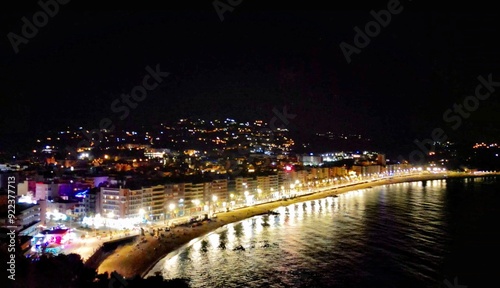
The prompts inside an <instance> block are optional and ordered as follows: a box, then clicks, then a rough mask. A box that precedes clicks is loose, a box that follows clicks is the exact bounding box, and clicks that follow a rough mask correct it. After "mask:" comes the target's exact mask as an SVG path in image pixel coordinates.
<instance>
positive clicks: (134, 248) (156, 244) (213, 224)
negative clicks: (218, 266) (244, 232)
mask: <svg viewBox="0 0 500 288" xmlns="http://www.w3.org/2000/svg"><path fill="white" fill-rule="evenodd" d="M488 175H500V173H489V174H481V175H474V174H465V173H446V174H444V173H441V174H425V175H411V176H403V177H395V178H392V179H382V180H376V181H373V182H368V183H361V184H355V185H352V186H349V187H342V188H332V189H328V190H325V191H321V192H316V193H314V194H309V195H304V196H298V197H295V198H291V199H288V200H280V201H275V202H270V203H263V204H259V205H255V206H251V207H244V208H239V209H235V210H233V211H229V212H223V213H218V214H217V218H215V219H213V220H212V221H205V222H204V223H203V225H200V226H196V227H188V226H177V227H175V228H172V229H171V230H170V231H168V232H167V231H162V232H161V234H163V235H164V236H162V237H159V238H158V237H153V236H150V235H149V233H146V236H143V238H144V239H145V241H138V242H139V243H137V242H136V243H133V244H127V245H124V246H121V247H118V248H117V249H116V250H115V251H114V253H113V254H111V255H110V256H108V257H107V258H106V259H104V260H103V261H102V263H101V264H100V265H99V266H98V269H97V272H98V273H104V272H108V273H111V272H113V271H116V272H118V273H120V274H121V275H122V276H124V277H125V278H129V277H133V276H136V275H140V276H145V275H146V274H147V273H148V272H149V271H150V269H152V268H153V267H154V265H155V264H156V263H157V262H158V261H160V260H161V259H162V258H164V257H165V256H166V255H168V254H169V253H171V252H173V251H175V250H177V249H179V248H181V247H182V246H183V245H186V244H188V243H189V242H190V241H191V240H193V239H196V238H198V237H202V236H204V235H206V234H208V233H210V232H212V231H214V230H216V229H217V228H220V227H222V226H224V225H226V224H229V223H234V222H239V221H242V220H244V219H246V218H250V217H253V216H256V215H260V214H264V213H267V212H268V211H270V210H274V209H276V208H278V207H280V206H288V205H290V204H295V203H299V202H303V201H309V200H316V199H321V198H325V197H328V196H331V195H336V194H341V193H346V192H349V191H353V190H359V189H366V188H369V187H373V186H380V185H387V184H394V183H402V182H411V181H425V180H437V179H446V178H454V177H481V176H488ZM153 272H154V271H153Z"/></svg>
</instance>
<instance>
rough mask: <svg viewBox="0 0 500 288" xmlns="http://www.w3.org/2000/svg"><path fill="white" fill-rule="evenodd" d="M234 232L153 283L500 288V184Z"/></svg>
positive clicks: (354, 195) (494, 180)
mask: <svg viewBox="0 0 500 288" xmlns="http://www.w3.org/2000/svg"><path fill="white" fill-rule="evenodd" d="M275 211H276V212H278V213H279V214H278V215H265V216H256V217H253V218H249V219H245V220H243V221H241V222H237V223H232V224H228V225H226V226H224V227H221V228H219V229H218V230H216V231H214V232H212V233H210V234H208V235H206V236H203V237H200V238H197V239H194V240H192V241H191V242H190V243H189V244H187V245H185V246H184V247H182V248H181V249H179V250H177V251H175V252H173V253H170V254H169V255H168V256H166V257H165V258H164V259H162V260H161V261H160V262H158V263H157V265H156V266H155V267H154V268H153V269H151V270H150V272H149V274H148V275H149V276H152V275H154V274H155V273H156V274H160V275H162V276H163V277H164V278H166V279H171V278H185V279H188V280H189V284H190V286H191V287H309V288H311V287H449V288H452V287H453V288H465V287H469V288H473V287H494V286H496V284H494V283H496V282H497V280H499V279H500V278H499V277H500V276H498V275H499V273H498V271H497V270H498V269H497V267H498V266H497V265H498V262H496V261H497V260H499V258H498V256H499V253H498V252H499V251H500V248H499V247H500V233H499V232H500V231H499V222H498V221H499V220H500V217H499V216H500V177H496V176H490V177H471V178H448V179H442V180H428V181H418V182H407V183H399V184H389V185H384V186H374V187H371V188H367V189H361V190H355V191H351V192H348V193H344V194H340V195H338V197H327V198H324V199H320V200H313V201H307V202H301V203H295V204H290V205H288V206H286V207H280V208H278V209H276V210H275Z"/></svg>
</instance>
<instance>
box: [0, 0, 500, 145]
mask: <svg viewBox="0 0 500 288" xmlns="http://www.w3.org/2000/svg"><path fill="white" fill-rule="evenodd" d="M25 2H26V3H27V4H26V3H25V4H23V6H22V7H23V8H22V9H21V7H11V8H9V7H5V9H2V11H1V12H0V18H1V23H0V29H1V34H2V35H3V36H2V37H3V38H2V41H0V54H1V60H0V67H1V68H0V81H1V83H2V85H1V86H0V87H1V88H0V101H1V102H0V104H1V105H0V107H1V108H0V112H1V114H0V149H2V148H5V147H8V146H9V145H8V144H9V143H10V146H12V142H13V141H14V140H12V139H15V141H18V140H19V139H24V138H25V137H27V136H30V135H34V134H35V133H39V132H43V131H46V130H49V129H53V128H56V129H57V128H58V127H65V126H67V125H86V126H87V127H89V128H95V127H98V125H99V124H98V123H99V120H100V119H101V118H103V117H109V118H111V119H112V120H113V121H115V123H116V124H117V125H119V126H123V127H128V126H137V125H149V124H156V123H159V122H162V121H169V120H175V119H178V118H179V117H202V118H207V119H208V118H226V117H230V118H235V119H237V120H252V119H262V120H265V121H270V120H271V119H272V117H273V108H276V109H278V110H279V111H282V110H283V107H285V106H286V107H287V110H288V112H289V113H291V114H296V117H295V118H294V119H293V120H291V121H290V124H289V127H290V129H292V130H294V131H295V132H296V133H298V134H300V135H305V134H308V133H310V132H316V131H318V132H319V131H333V132H338V133H361V134H363V135H367V137H370V138H372V139H374V141H375V142H376V143H379V144H380V145H382V146H384V147H388V148H387V149H396V148H400V149H403V148H402V147H405V149H410V150H411V149H413V148H414V146H412V145H413V144H412V141H413V139H415V138H418V139H423V138H429V137H430V135H431V132H432V130H433V129H434V128H436V127H441V128H443V130H444V131H445V132H446V134H447V135H449V136H450V137H451V138H450V140H457V141H460V140H469V141H499V139H498V137H499V135H500V117H499V114H498V111H500V109H499V108H500V104H499V103H500V101H499V100H498V99H499V96H498V93H500V92H498V93H496V92H494V93H492V94H491V96H490V97H489V98H488V99H487V100H482V101H480V103H479V107H478V108H477V109H476V110H474V112H471V116H470V117H469V118H468V119H463V122H462V123H461V125H460V127H458V128H457V129H452V128H451V125H450V123H447V122H445V121H444V119H443V113H444V112H445V111H446V110H447V109H450V108H452V107H453V104H454V103H462V102H463V99H464V98H465V97H466V96H469V95H474V93H475V92H474V91H475V88H476V86H477V85H478V84H479V81H478V79H477V77H478V76H480V75H483V76H484V77H485V78H487V76H488V75H489V74H492V77H493V80H495V79H496V80H498V81H500V71H499V67H500V66H499V64H500V61H499V60H500V57H499V55H500V53H499V52H498V51H500V49H499V48H500V47H499V44H498V43H500V41H498V39H497V38H498V37H499V36H498V35H500V34H499V33H498V27H500V26H499V25H498V24H499V21H498V19H500V18H499V17H498V16H499V15H498V14H499V13H498V12H497V10H496V9H494V8H493V7H491V4H490V7H489V6H486V5H483V4H481V3H480V2H475V4H474V5H476V6H475V7H465V6H464V7H456V6H445V5H443V7H435V6H433V7H428V6H426V5H428V4H424V3H422V2H421V1H413V2H410V1H401V4H400V7H402V11H401V12H400V13H398V14H393V15H392V17H391V21H390V22H389V23H388V25H386V27H382V28H381V30H380V33H378V34H377V35H375V36H374V37H373V38H371V40H370V43H369V44H368V45H367V46H366V47H364V48H360V51H361V52H360V53H359V54H352V55H351V60H352V61H351V62H350V63H347V61H346V58H345V57H344V54H343V53H342V50H341V49H340V47H339V45H340V44H341V43H342V42H346V43H348V44H349V45H354V41H353V38H354V36H355V35H356V31H354V27H356V26H357V27H360V28H361V29H362V30H364V26H365V24H366V23H368V22H369V21H372V20H373V16H372V15H370V12H369V11H370V10H375V11H379V10H381V9H387V3H389V2H390V1H379V2H377V3H375V2H372V3H370V4H366V3H365V4H361V3H359V2H354V3H351V4H349V5H350V7H348V6H347V5H346V4H341V5H344V6H341V5H337V6H335V5H332V6H331V7H328V6H326V5H325V4H320V3H321V2H327V3H328V1H308V2H304V3H302V4H300V5H299V4H291V3H287V2H286V1H281V3H282V4H274V5H273V6H270V4H269V3H266V2H264V1H250V0H243V1H242V2H241V4H239V5H236V6H235V7H234V10H233V11H232V12H225V13H224V14H223V17H224V21H221V20H220V18H219V16H218V14H217V12H216V10H215V8H214V6H213V1H185V2H192V3H194V2H196V3H197V4H196V5H194V4H192V3H186V4H185V6H177V7H174V6H169V5H171V4H164V5H163V7H155V6H153V5H151V6H148V3H147V1H141V4H138V3H134V4H133V5H132V4H130V6H124V5H126V4H123V3H121V4H120V5H115V6H113V5H111V4H106V5H108V7H105V6H102V5H103V4H101V3H94V4H92V3H91V2H88V1H85V3H81V1H76V0H73V1H70V2H69V3H68V4H64V5H60V7H59V8H60V9H59V11H58V13H56V15H55V16H54V17H51V18H50V19H49V20H48V23H47V24H46V25H45V26H44V27H41V28H39V31H38V33H37V34H36V35H35V36H34V37H33V38H32V39H29V42H28V43H26V44H20V45H19V46H18V48H19V52H18V53H17V54H16V53H15V52H14V49H13V48H12V45H11V43H10V41H9V38H8V37H7V35H8V34H9V32H13V33H15V34H17V35H19V36H22V33H21V27H22V26H23V22H22V21H21V19H22V17H27V18H28V19H32V17H33V14H34V13H35V12H37V11H39V10H41V8H40V6H39V5H38V4H37V2H36V1H25ZM220 2H221V3H227V2H226V1H223V0H221V1H220ZM237 2H238V1H233V3H237ZM277 2H279V1H277ZM454 4H455V5H456V3H454ZM138 5H141V6H138ZM431 8H432V9H431ZM434 8H436V9H434ZM441 8H443V9H441ZM354 9H356V10H354ZM156 65H159V66H160V67H161V70H162V71H165V72H169V73H170V75H169V76H168V77H166V78H165V79H164V81H163V82H162V83H161V84H160V85H159V86H158V87H157V88H156V89H154V90H152V91H150V92H149V93H148V95H147V98H146V99H145V100H144V101H142V102H140V103H139V104H138V106H137V108H136V109H133V110H131V113H130V116H129V117H127V118H126V119H124V120H120V119H119V118H118V114H116V113H114V112H113V111H112V109H111V107H110V106H111V103H112V102H113V101H114V100H115V99H119V97H120V95H121V94H122V93H129V92H130V91H131V90H132V88H134V86H137V85H140V84H141V83H142V79H143V77H144V76H145V75H146V74H147V72H146V70H145V67H146V66H150V67H155V66H156ZM19 141H20V140H19Z"/></svg>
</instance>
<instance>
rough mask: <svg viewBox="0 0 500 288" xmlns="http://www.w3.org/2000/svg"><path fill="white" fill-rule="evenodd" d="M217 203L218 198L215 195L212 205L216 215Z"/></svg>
mask: <svg viewBox="0 0 500 288" xmlns="http://www.w3.org/2000/svg"><path fill="white" fill-rule="evenodd" d="M216 203H217V196H215V195H213V196H212V205H211V206H213V207H214V209H213V210H214V213H215V206H216Z"/></svg>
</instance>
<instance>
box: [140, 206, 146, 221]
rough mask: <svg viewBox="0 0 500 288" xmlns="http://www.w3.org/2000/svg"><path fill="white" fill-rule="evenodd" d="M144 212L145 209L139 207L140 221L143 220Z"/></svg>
mask: <svg viewBox="0 0 500 288" xmlns="http://www.w3.org/2000/svg"><path fill="white" fill-rule="evenodd" d="M145 213H146V211H144V209H142V208H141V209H139V216H140V217H141V221H144V214H145Z"/></svg>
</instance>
